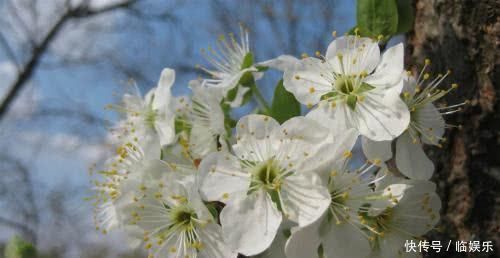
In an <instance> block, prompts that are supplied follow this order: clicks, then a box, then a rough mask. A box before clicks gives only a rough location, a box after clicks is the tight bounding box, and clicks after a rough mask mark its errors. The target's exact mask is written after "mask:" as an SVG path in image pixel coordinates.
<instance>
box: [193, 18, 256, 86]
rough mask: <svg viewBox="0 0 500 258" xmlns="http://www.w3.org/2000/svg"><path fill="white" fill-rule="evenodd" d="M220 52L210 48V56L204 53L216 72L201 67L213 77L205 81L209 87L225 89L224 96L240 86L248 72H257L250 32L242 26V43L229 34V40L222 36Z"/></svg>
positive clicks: (218, 42)
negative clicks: (251, 48)
mask: <svg viewBox="0 0 500 258" xmlns="http://www.w3.org/2000/svg"><path fill="white" fill-rule="evenodd" d="M217 48H218V51H215V50H214V49H212V48H209V49H208V51H209V52H210V55H208V54H207V53H206V52H205V51H202V53H203V54H204V55H205V58H206V59H207V61H208V62H210V63H211V64H212V66H213V67H214V70H210V69H207V68H205V67H200V68H201V69H202V70H203V71H205V72H206V73H208V74H209V75H211V76H212V78H211V79H205V80H204V81H205V83H206V85H207V86H208V87H216V88H219V89H223V91H224V94H226V93H227V92H228V91H229V90H231V89H233V88H235V87H236V86H238V83H239V81H240V79H241V77H242V76H243V75H244V74H245V73H247V72H256V71H257V69H256V68H255V67H254V66H253V56H252V53H251V52H250V45H249V43H248V31H247V30H246V29H244V28H243V27H242V26H240V42H238V41H237V40H236V39H235V38H234V36H233V34H229V40H228V39H227V38H226V37H225V36H224V35H221V36H220V38H219V40H218V41H217Z"/></svg>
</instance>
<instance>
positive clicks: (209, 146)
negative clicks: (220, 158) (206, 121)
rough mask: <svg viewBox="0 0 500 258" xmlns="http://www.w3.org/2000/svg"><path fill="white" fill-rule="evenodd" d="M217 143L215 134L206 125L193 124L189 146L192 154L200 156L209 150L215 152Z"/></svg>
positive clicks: (203, 155)
mask: <svg viewBox="0 0 500 258" xmlns="http://www.w3.org/2000/svg"><path fill="white" fill-rule="evenodd" d="M218 144H219V142H218V141H217V136H214V135H213V134H212V133H211V132H210V131H209V130H207V128H206V127H204V126H200V125H193V127H192V128H191V135H190V137H189V146H190V150H191V152H192V153H193V155H194V156H196V157H199V158H202V157H205V156H206V155H208V154H209V153H211V152H216V151H217V146H218Z"/></svg>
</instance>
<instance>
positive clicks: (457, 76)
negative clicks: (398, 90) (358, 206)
mask: <svg viewBox="0 0 500 258" xmlns="http://www.w3.org/2000/svg"><path fill="white" fill-rule="evenodd" d="M499 5H500V4H499V2H498V1H496V0H481V1H477V0H416V2H415V4H414V7H415V24H414V30H413V31H412V32H410V33H409V34H408V37H407V43H408V44H407V51H408V52H407V53H410V54H409V55H407V60H406V62H407V64H408V65H410V66H411V65H418V64H423V62H424V61H423V60H424V58H429V59H430V60H431V61H432V65H431V67H432V68H431V74H437V73H439V72H442V73H444V72H446V70H448V69H451V70H452V74H451V76H449V77H448V78H449V79H447V81H448V85H449V84H451V83H454V82H456V83H458V84H459V88H458V89H457V90H456V91H452V92H451V93H450V94H448V95H447V96H446V97H445V101H446V102H447V103H449V104H454V103H459V102H463V101H464V100H470V104H469V105H467V106H465V107H464V109H463V110H462V111H461V112H458V113H456V114H454V115H451V116H446V117H445V119H446V121H447V123H448V124H455V125H461V129H458V128H455V129H448V130H447V132H446V136H447V141H446V142H445V143H444V144H443V147H442V149H438V148H429V149H428V154H430V157H431V158H432V159H433V161H434V162H435V164H436V171H435V174H434V177H433V181H434V182H436V183H437V186H438V192H439V195H440V196H441V199H442V203H443V207H442V210H441V222H440V225H439V226H438V228H437V230H435V231H433V232H431V233H430V234H429V235H428V236H427V239H428V240H440V241H441V243H442V244H443V243H444V244H443V245H444V246H446V245H447V244H448V242H449V241H450V240H451V241H452V243H451V247H450V250H449V251H448V252H445V253H443V252H441V253H439V254H436V253H429V254H428V255H427V257H497V256H495V255H498V254H499V253H500V252H499V250H498V249H499V248H500V234H499V232H500V227H499V223H500V216H499V214H500V205H499V204H500V197H499V196H500V195H499V189H500V154H499V151H500V143H499V142H500V132H499V128H500V107H499V104H498V102H497V96H498V92H499V90H500V86H499V85H498V81H499V80H500V78H499V75H500V73H499V67H498V63H499V61H500V58H499V51H498V44H499V35H500V18H499V17H498V10H500V6H499ZM420 67H421V65H420ZM443 86H444V85H443ZM460 240H461V241H467V242H468V241H493V245H494V247H493V248H494V249H495V250H494V253H491V252H489V253H485V252H481V253H457V252H456V251H455V244H456V241H460Z"/></svg>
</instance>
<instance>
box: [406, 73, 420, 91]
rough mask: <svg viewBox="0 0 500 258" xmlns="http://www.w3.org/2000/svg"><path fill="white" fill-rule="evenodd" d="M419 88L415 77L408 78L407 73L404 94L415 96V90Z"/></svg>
mask: <svg viewBox="0 0 500 258" xmlns="http://www.w3.org/2000/svg"><path fill="white" fill-rule="evenodd" d="M416 88H417V81H416V80H415V77H413V76H408V74H407V73H403V92H408V93H409V94H410V96H412V97H413V96H415V89H416Z"/></svg>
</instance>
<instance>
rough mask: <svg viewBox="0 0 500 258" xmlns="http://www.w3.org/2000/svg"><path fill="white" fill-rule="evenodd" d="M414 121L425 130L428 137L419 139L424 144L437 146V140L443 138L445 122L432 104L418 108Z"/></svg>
mask: <svg viewBox="0 0 500 258" xmlns="http://www.w3.org/2000/svg"><path fill="white" fill-rule="evenodd" d="M415 120H416V121H417V123H418V124H419V125H420V126H421V127H422V128H424V130H426V134H428V135H430V136H429V137H424V136H422V137H420V138H421V139H422V142H423V143H425V144H438V143H439V139H440V138H441V137H443V135H444V130H445V121H444V119H443V116H442V115H441V113H439V111H438V110H437V109H436V107H435V106H434V105H433V104H432V103H427V104H426V105H424V106H423V107H422V108H419V109H418V110H417V112H416V113H415Z"/></svg>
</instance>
